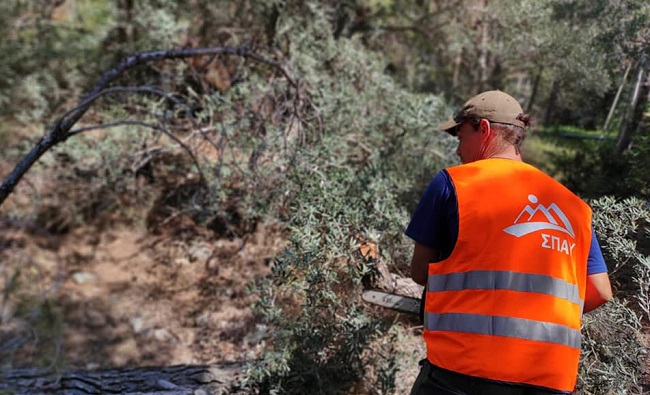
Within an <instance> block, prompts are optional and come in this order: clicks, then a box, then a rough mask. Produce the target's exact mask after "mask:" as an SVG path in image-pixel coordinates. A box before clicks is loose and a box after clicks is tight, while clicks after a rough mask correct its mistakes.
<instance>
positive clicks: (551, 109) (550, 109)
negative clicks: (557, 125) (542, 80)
mask: <svg viewBox="0 0 650 395" xmlns="http://www.w3.org/2000/svg"><path fill="white" fill-rule="evenodd" d="M559 90H560V83H559V82H558V80H557V79H556V80H555V81H553V86H552V87H551V94H550V95H549V98H548V103H547V104H546V115H545V116H544V125H550V124H551V119H552V118H553V115H554V113H555V102H556V101H557V95H558V93H559Z"/></svg>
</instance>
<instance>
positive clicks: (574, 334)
mask: <svg viewBox="0 0 650 395" xmlns="http://www.w3.org/2000/svg"><path fill="white" fill-rule="evenodd" d="M424 324H425V328H426V329H427V330H430V331H433V330H435V331H454V332H466V333H476V334H480V335H493V336H506V337H513V338H518V339H526V340H535V341H543V342H548V343H556V344H561V345H565V346H569V347H571V348H575V349H578V350H579V349H580V331H579V330H576V329H571V328H569V327H566V326H564V325H558V324H552V323H548V322H540V321H533V320H526V319H522V318H510V317H495V316H489V315H480V314H462V313H445V314H433V313H425V318H424Z"/></svg>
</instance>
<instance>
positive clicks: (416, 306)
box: [361, 290, 421, 315]
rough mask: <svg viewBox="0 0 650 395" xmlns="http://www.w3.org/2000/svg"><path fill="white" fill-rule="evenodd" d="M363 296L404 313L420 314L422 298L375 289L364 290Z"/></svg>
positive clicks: (368, 300) (374, 302) (369, 301)
mask: <svg viewBox="0 0 650 395" xmlns="http://www.w3.org/2000/svg"><path fill="white" fill-rule="evenodd" d="M361 298H362V299H363V300H365V301H366V302H368V303H372V304H376V305H378V306H382V307H387V308H389V309H392V310H396V311H399V312H402V313H408V314H414V315H419V314H420V303H421V302H420V299H415V298H410V297H408V296H401V295H395V294H391V293H388V292H382V291H374V290H368V291H363V294H362V295H361Z"/></svg>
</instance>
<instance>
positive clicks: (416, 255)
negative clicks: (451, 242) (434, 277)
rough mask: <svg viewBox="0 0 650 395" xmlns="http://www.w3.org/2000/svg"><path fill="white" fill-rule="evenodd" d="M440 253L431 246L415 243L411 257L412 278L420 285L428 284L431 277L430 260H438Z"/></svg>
mask: <svg viewBox="0 0 650 395" xmlns="http://www.w3.org/2000/svg"><path fill="white" fill-rule="evenodd" d="M439 255H440V254H439V253H438V251H436V250H435V249H433V248H431V247H427V246H425V245H424V244H420V243H418V242H416V243H415V249H414V250H413V258H411V278H412V279H413V281H415V282H416V283H418V284H420V285H426V283H427V278H428V277H429V262H433V261H437V260H438V258H439Z"/></svg>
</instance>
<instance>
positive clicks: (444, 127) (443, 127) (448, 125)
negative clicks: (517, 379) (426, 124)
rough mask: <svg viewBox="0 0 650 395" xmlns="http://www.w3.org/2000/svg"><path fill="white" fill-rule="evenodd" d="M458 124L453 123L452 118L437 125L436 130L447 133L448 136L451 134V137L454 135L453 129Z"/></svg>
mask: <svg viewBox="0 0 650 395" xmlns="http://www.w3.org/2000/svg"><path fill="white" fill-rule="evenodd" d="M458 124H459V123H458V122H456V121H454V119H453V118H452V119H450V120H448V121H447V122H445V123H442V124H440V125H438V130H440V131H442V132H447V133H449V134H451V135H452V136H453V135H455V131H456V129H455V128H456V126H458Z"/></svg>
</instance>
